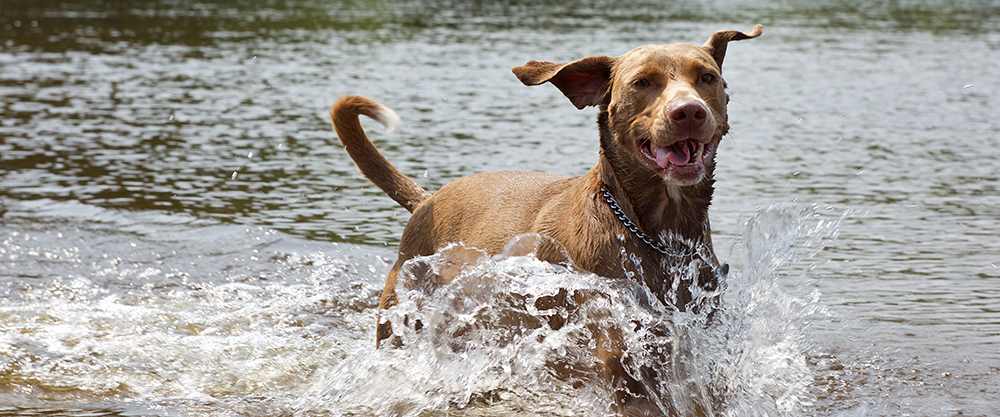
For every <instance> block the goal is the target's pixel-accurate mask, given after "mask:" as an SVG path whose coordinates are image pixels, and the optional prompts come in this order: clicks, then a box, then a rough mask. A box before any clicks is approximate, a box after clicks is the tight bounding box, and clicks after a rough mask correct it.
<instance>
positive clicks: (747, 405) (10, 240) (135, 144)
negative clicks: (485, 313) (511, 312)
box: [0, 0, 1000, 416]
mask: <svg viewBox="0 0 1000 417" xmlns="http://www.w3.org/2000/svg"><path fill="white" fill-rule="evenodd" d="M758 22H759V23H763V24H764V26H765V35H764V36H763V37H761V38H760V39H759V40H755V42H754V43H753V44H752V45H750V44H747V45H740V47H739V48H736V47H734V48H732V50H731V51H729V58H727V64H726V65H727V68H725V76H726V79H727V81H728V83H729V92H730V94H731V97H732V102H731V103H730V122H731V124H732V126H733V130H732V134H731V135H730V136H728V137H726V138H725V139H724V141H723V144H722V146H721V147H720V152H719V158H720V159H719V168H718V171H717V176H718V183H717V193H716V197H715V201H714V202H713V208H712V217H713V219H712V224H713V229H714V231H715V235H716V238H715V242H716V245H717V252H718V253H719V255H720V256H721V257H723V258H724V259H725V260H727V261H729V262H730V264H731V265H733V268H734V269H733V271H734V272H733V273H734V277H733V278H732V279H731V282H730V287H729V292H728V293H727V295H726V297H727V302H728V305H729V308H730V310H728V312H727V314H728V315H727V316H726V320H725V321H724V323H725V325H723V326H720V327H718V328H715V329H714V330H712V331H703V332H702V331H695V329H694V328H693V327H684V323H683V320H681V321H679V322H678V323H677V325H678V326H681V327H680V329H682V330H684V331H685V332H679V333H677V334H681V333H683V334H684V338H681V339H679V340H676V341H675V342H676V343H690V344H692V346H697V347H698V348H699V349H696V350H690V351H689V352H704V356H700V355H694V356H693V357H685V359H684V361H682V362H683V363H685V364H690V368H689V369H690V370H692V372H695V374H697V375H698V376H696V377H695V378H694V379H691V380H689V381H690V382H692V384H691V385H685V384H677V386H676V387H673V388H666V389H664V390H662V391H660V392H661V393H664V398H666V397H667V396H677V395H680V396H685V395H688V394H690V393H692V392H695V391H697V395H694V397H697V398H713V399H718V398H722V399H723V400H721V401H722V402H723V404H722V405H720V406H719V407H718V408H717V410H718V414H722V415H733V416H737V415H751V414H757V415H782V414H785V415H838V414H839V413H843V415H903V414H909V415H928V416H932V415H933V416H936V415H953V414H959V413H961V414H964V415H995V414H1000V410H998V408H997V407H998V406H997V404H996V402H995V400H994V398H998V397H1000V388H998V387H1000V380H998V378H1000V377H998V375H1000V370H998V369H997V365H996V363H997V361H998V359H1000V357H998V356H997V353H996V352H997V349H996V347H997V345H998V343H1000V320H998V315H997V314H998V313H1000V308H998V306H997V302H996V300H997V299H998V297H1000V269H998V266H1000V258H998V256H997V254H998V253H1000V241H998V240H997V239H996V236H998V235H1000V225H998V223H997V218H1000V217H998V216H1000V197H998V195H1000V194H998V189H1000V176H998V175H997V173H998V172H1000V162H998V161H1000V153H998V151H997V149H1000V146H998V138H1000V119H997V118H996V117H995V114H994V113H995V109H997V108H1000V102H998V100H1000V99H998V97H1000V85H998V83H997V78H996V76H995V71H996V68H997V67H1000V61H998V60H1000V55H998V54H996V53H995V52H996V51H997V50H998V49H1000V32H998V29H997V28H1000V5H998V4H996V2H993V1H979V0H970V1H960V2H937V1H930V0H918V1H906V2H886V3H883V4H869V3H862V2H857V1H840V2H834V3H822V4H820V3H815V4H814V3H810V2H763V3H756V4H753V5H746V4H736V3H733V2H726V1H714V2H713V1H709V2H691V3H685V2H679V3H676V2H675V3H669V4H662V2H642V1H636V2H629V3H628V4H627V7H623V4H621V2H607V1H604V0H601V1H591V2H584V1H576V2H556V1H542V2H538V1H504V2H486V1H466V2H438V1H426V0H422V1H417V0H414V1H389V0H386V1H284V2H271V1H232V0H227V1H204V2H194V1H183V0H176V1H168V2H162V1H156V2H154V1H89V0H87V1H78V2H56V1H48V0H36V1H23V0H9V1H8V0H4V1H3V4H2V5H0V317H2V318H0V326H2V327H0V329H2V330H0V415H29V414H32V415H38V414H41V415H46V414H48V415H145V414H154V415H156V414H159V415H183V414H185V413H189V414H195V415H200V414H213V413H215V414H218V413H226V412H228V413H237V414H243V415H278V414H283V413H284V414H295V413H298V414H300V415H330V414H338V413H340V412H348V411H350V412H356V413H359V414H365V413H367V412H371V413H373V414H377V413H374V412H372V411H371V410H380V409H383V410H389V409H390V408H392V407H397V408H396V409H394V410H397V411H399V410H402V411H400V412H401V413H419V412H420V410H428V413H430V414H434V413H441V414H443V411H442V410H452V411H454V409H455V407H457V406H458V405H462V404H466V405H469V406H468V407H466V408H465V409H463V410H462V411H463V412H464V411H470V410H471V411H470V412H473V413H480V414H486V415H490V414H492V415H507V414H511V413H517V412H523V413H530V412H532V411H534V412H549V413H551V414H559V413H563V414H565V413H570V412H569V411H567V410H573V411H576V410H579V409H581V408H587V407H597V408H600V406H601V404H604V402H603V401H605V397H604V395H605V393H602V392H601V388H600V385H599V384H584V388H585V389H583V390H582V391H577V390H574V389H572V387H571V386H566V385H559V383H558V382H557V381H556V380H555V379H552V378H549V379H545V378H547V376H546V375H547V374H545V372H544V371H542V370H539V368H531V367H530V363H528V364H527V365H525V364H524V363H522V362H521V361H520V359H521V358H536V359H537V358H544V357H546V355H551V354H552V352H554V351H558V349H560V348H566V347H572V346H574V345H573V344H564V345H560V344H559V343H550V344H543V343H533V342H532V343H524V344H521V345H517V346H516V348H512V349H508V350H503V349H500V350H495V351H493V350H489V349H478V350H476V349H473V353H475V354H476V355H478V356H476V358H474V359H476V360H475V361H469V362H463V358H462V357H459V356H448V355H451V354H450V353H449V354H447V355H445V356H442V357H435V356H433V354H434V351H427V352H423V351H416V350H412V349H411V350H408V349H403V350H399V351H385V352H383V351H378V352H375V351H373V350H372V344H373V343H372V341H373V340H374V334H373V331H374V321H375V308H376V307H375V306H376V303H377V300H378V293H379V292H380V290H381V286H382V280H383V279H384V274H385V272H386V269H387V265H388V263H389V262H390V261H391V258H392V257H393V256H394V255H393V253H394V247H395V245H396V244H397V242H398V237H399V235H400V233H401V230H402V227H403V225H404V224H405V221H406V213H405V211H403V210H402V209H400V208H398V207H396V206H395V205H394V203H393V202H392V201H391V200H390V199H388V198H386V197H385V196H384V195H383V194H382V193H381V192H380V191H378V190H377V189H374V188H373V187H372V186H371V185H370V184H369V183H367V181H365V180H364V179H363V178H362V177H361V176H360V175H359V174H358V173H357V172H356V169H355V168H354V166H353V164H352V162H351V161H350V159H349V158H348V157H347V156H346V153H344V152H343V150H342V149H341V148H340V145H339V143H338V142H337V140H336V138H335V137H334V135H333V133H332V131H331V129H330V127H329V121H328V119H327V116H326V111H327V109H328V108H329V106H330V105H331V104H332V103H333V101H334V99H335V98H336V97H338V96H341V95H344V94H349V93H354V94H364V95H368V96H371V97H373V98H376V99H378V100H380V101H382V102H384V103H386V104H387V105H390V106H391V107H393V108H394V109H395V110H396V111H397V112H398V113H399V114H400V115H401V116H402V118H403V132H402V133H401V134H398V135H394V136H382V135H378V134H375V136H374V139H376V141H377V143H378V146H379V147H380V149H381V150H382V151H383V152H384V153H386V155H387V156H388V157H389V159H390V160H391V161H393V163H394V164H396V165H397V166H398V167H400V168H401V170H402V171H403V172H405V173H406V174H407V175H410V176H411V177H413V178H414V179H415V180H416V181H417V182H418V183H420V184H421V185H422V186H424V187H426V188H428V189H429V190H436V189H438V188H439V187H440V186H441V185H443V184H444V183H447V182H448V181H451V180H453V179H455V178H457V177H460V176H464V175H468V174H471V173H474V172H480V171H496V170H504V169H521V170H542V171H547V172H553V173H557V174H561V175H567V176H569V175H580V174H582V173H584V172H585V171H586V170H587V169H588V168H589V167H591V166H592V165H593V164H594V163H595V162H596V156H597V152H598V150H597V140H596V132H595V131H594V122H593V118H594V113H593V112H592V111H591V110H587V111H583V112H579V111H577V110H575V109H573V108H572V106H570V105H568V103H567V102H566V101H565V99H564V98H563V97H562V96H561V95H559V93H558V91H555V90H554V89H547V88H525V87H523V86H521V85H520V83H519V82H517V80H516V79H515V78H514V77H513V75H512V74H511V73H510V68H511V67H513V66H516V65H520V64H522V63H523V62H525V61H526V60H529V59H538V60H551V61H569V60H573V59H577V58H580V57H582V56H585V55H596V54H607V55H617V54H621V53H623V52H625V51H627V50H629V49H631V48H633V47H635V46H637V45H640V44H644V43H664V42H674V41H683V42H692V43H701V42H703V41H704V40H705V39H706V37H707V36H708V35H709V34H710V33H711V32H712V31H714V30H717V29H723V28H726V29H729V28H731V29H746V28H749V27H751V26H752V25H753V24H755V23H758ZM775 204H777V205H778V206H777V207H786V206H782V205H783V204H784V205H787V207H815V208H813V209H811V210H806V211H804V212H803V213H805V214H799V213H800V212H799V211H798V210H797V209H792V208H787V209H780V210H779V209H768V207H771V206H772V205H775ZM844 213H849V215H847V216H846V217H843V215H844ZM833 224H839V228H838V227H833V226H832V225H833ZM813 226H815V227H816V229H810V227H813ZM834 229H836V231H837V233H839V235H838V236H837V238H836V239H835V240H830V238H832V236H831V235H830V233H831V232H833V231H834ZM730 247H731V248H732V249H731V250H730ZM820 248H823V249H822V250H820ZM519 262H524V263H529V264H530V262H529V260H527V259H520V260H519ZM515 266H516V267H518V268H521V267H524V268H526V270H527V271H528V272H527V273H525V272H524V270H517V271H513V270H512V268H515ZM550 268H552V267H551V266H545V265H535V264H531V265H528V266H525V265H513V264H503V263H496V264H492V265H491V266H490V267H489V268H487V269H486V270H484V271H479V273H480V275H481V276H482V277H486V278H489V279H496V280H501V282H506V283H511V285H514V284H516V285H521V286H522V287H525V288H529V289H530V290H531V291H534V293H538V292H543V291H548V290H551V288H552V287H551V285H556V283H558V282H559V281H558V279H556V280H555V281H552V282H534V281H532V280H537V279H541V278H542V277H551V276H556V277H560V278H559V279H563V280H564V281H571V283H569V284H565V285H585V286H586V285H590V286H593V287H597V288H599V289H602V290H605V291H609V290H608V288H606V287H603V286H604V285H606V284H605V283H601V282H599V281H598V282H595V281H596V280H593V279H592V277H587V276H579V275H578V274H573V273H570V272H567V271H552V270H550ZM503 280H506V281H503ZM532 285H533V287H532ZM560 285H562V284H560ZM459 289H462V288H461V287H459V288H455V290H459ZM531 291H528V293H529V294H534V293H532V292H531ZM630 291H631V290H630ZM610 292H614V291H610ZM496 302H497V301H495V300H494V301H488V302H487V303H486V304H487V305H494V304H490V303H496ZM619 305H621V306H623V307H622V308H623V309H624V311H623V312H622V314H632V315H635V316H642V315H643V314H648V312H646V311H644V310H642V309H637V308H635V307H634V306H630V305H628V302H625V303H624V304H619ZM442 307H444V306H442ZM441 311H447V309H441ZM622 317H624V316H622ZM488 334H489V333H488V332H487V333H482V334H479V336H482V337H485V336H487V335H488ZM543 336H544V337H543V339H544V340H545V341H547V342H546V343H548V342H550V341H553V340H556V339H558V338H559V337H561V336H562V335H560V334H559V333H558V332H551V333H546V334H544V335H543ZM567 337H569V336H567ZM418 340H421V339H418ZM447 340H448V339H447V338H444V340H436V339H435V340H431V339H427V340H423V342H426V343H431V342H435V343H445V342H447ZM512 346H513V345H512ZM532 355H534V356H532ZM396 356H404V357H403V358H400V357H396ZM408 360H409V361H408ZM436 361H437V362H436ZM445 365H448V366H445ZM452 365H454V366H456V367H461V366H469V367H472V368H471V369H473V370H477V371H476V372H479V373H477V374H476V375H480V374H481V375H484V376H489V377H490V378H493V379H490V380H477V379H475V378H473V377H472V376H470V374H463V373H455V372H453V371H454V369H457V368H452V367H451V366H452ZM521 365H524V366H525V367H524V368H517V366H521ZM463 369H464V368H463ZM533 370H538V371H539V372H534V371H533ZM418 371H419V372H418ZM480 371H481V372H480ZM498 372H499V373H498ZM542 380H544V381H542ZM543 382H544V383H543ZM550 382H551V384H549V383H550ZM490 384H492V385H490ZM505 384H506V385H505ZM401 387H402V388H401ZM498 387H500V388H498ZM401 389H402V390H409V391H406V392H405V393H406V395H402V394H399V396H398V397H393V393H399V392H400V390H401ZM689 389H690V390H693V391H689ZM581 392H583V394H581ZM706 392H707V393H709V394H710V395H709V394H706V395H708V397H704V396H702V394H703V393H706ZM688 397H691V396H690V395H688ZM497 400H499V401H497ZM678 404H684V402H683V401H680V402H678ZM53 405H54V406H53ZM365 407H369V408H365ZM539 407H542V408H539ZM681 407H683V405H681ZM539 410H542V411H539Z"/></svg>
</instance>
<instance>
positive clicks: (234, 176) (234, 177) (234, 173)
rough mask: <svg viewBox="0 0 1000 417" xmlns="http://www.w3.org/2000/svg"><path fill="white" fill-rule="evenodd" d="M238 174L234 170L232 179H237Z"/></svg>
mask: <svg viewBox="0 0 1000 417" xmlns="http://www.w3.org/2000/svg"><path fill="white" fill-rule="evenodd" d="M236 175H237V172H236V171H233V177H232V178H231V179H234V180H235V179H236Z"/></svg>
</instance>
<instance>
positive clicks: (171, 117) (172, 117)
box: [167, 113, 174, 121]
mask: <svg viewBox="0 0 1000 417" xmlns="http://www.w3.org/2000/svg"><path fill="white" fill-rule="evenodd" d="M167 120H170V121H173V120H174V114H173V113H170V118H169V119H167Z"/></svg>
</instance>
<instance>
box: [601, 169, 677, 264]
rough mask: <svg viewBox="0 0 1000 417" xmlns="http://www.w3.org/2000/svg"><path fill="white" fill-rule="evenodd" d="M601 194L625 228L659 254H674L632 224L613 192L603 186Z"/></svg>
mask: <svg viewBox="0 0 1000 417" xmlns="http://www.w3.org/2000/svg"><path fill="white" fill-rule="evenodd" d="M601 194H603V195H604V201H606V202H607V203H608V206H610V207H611V211H613V212H615V216H617V217H618V220H619V221H621V222H622V224H624V225H625V228H626V229H628V230H629V231H630V232H632V234H634V235H635V236H636V237H638V238H639V239H641V240H642V241H643V242H646V244H647V245H649V246H650V247H651V248H653V249H656V251H657V252H660V253H662V254H664V255H670V254H671V253H673V252H672V251H671V250H670V249H667V247H666V246H663V245H661V244H659V243H657V242H654V241H653V239H650V238H649V236H647V235H646V234H645V233H643V232H642V230H639V226H636V225H635V223H632V221H631V220H629V218H628V216H626V215H625V212H624V211H623V210H622V208H621V206H619V205H618V200H615V197H614V196H612V195H611V192H610V191H608V189H607V188H604V186H603V185H602V186H601Z"/></svg>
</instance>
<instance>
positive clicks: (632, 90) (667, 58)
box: [330, 25, 762, 405]
mask: <svg viewBox="0 0 1000 417" xmlns="http://www.w3.org/2000/svg"><path fill="white" fill-rule="evenodd" d="M761 31H762V28H761V26H760V25H757V26H756V27H754V28H753V29H752V30H751V31H749V32H746V33H744V32H738V31H718V32H715V33H714V34H712V36H711V38H710V39H709V40H708V42H706V43H705V44H704V45H703V46H695V45H689V44H671V45H647V46H641V47H638V48H636V49H633V50H631V51H629V52H628V53H626V54H625V55H622V56H620V57H617V58H611V57H606V56H598V57H588V58H584V59H581V60H578V61H576V62H572V63H569V64H556V63H551V62H538V61H528V62H527V63H526V64H524V65H522V66H519V67H516V68H514V70H513V71H514V74H515V75H517V77H518V79H520V80H521V82H522V83H524V84H525V85H538V84H543V83H546V82H549V83H552V84H553V85H555V86H556V87H558V88H559V90H560V91H562V92H563V94H565V95H566V97H568V98H569V99H570V101H572V103H573V104H574V105H575V106H576V107H577V108H579V109H582V108H584V107H587V106H598V108H599V109H600V112H599V114H598V127H599V131H600V143H601V153H600V160H599V161H598V163H597V165H596V166H595V167H594V168H592V169H591V170H590V171H589V172H588V173H587V174H586V175H584V176H581V177H573V178H564V177H561V176H557V175H552V174H544V173H538V172H495V173H483V174H475V175H470V176H468V177H464V178H460V179H457V180H455V181H453V182H451V183H449V184H447V185H445V186H444V187H442V188H441V190H439V191H438V192H437V193H435V194H434V195H431V194H430V193H428V192H427V191H425V190H424V189H423V188H421V187H420V186H418V185H417V184H416V183H414V182H413V181H412V180H410V179H409V178H407V177H405V176H403V174H402V173H400V172H399V171H398V170H397V169H396V168H395V167H393V166H392V165H391V164H390V163H389V162H388V161H387V160H386V159H385V157H384V156H382V154H381V153H380V152H379V151H378V150H377V149H376V148H375V146H374V145H373V144H372V142H371V140H370V139H368V137H367V135H366V134H365V132H364V130H363V129H362V127H361V124H360V121H359V120H358V115H360V114H364V115H366V116H369V117H371V118H374V119H376V120H378V121H380V122H382V123H383V124H385V125H386V126H387V127H389V128H390V130H391V129H393V127H394V126H398V123H399V118H398V116H396V115H395V113H393V112H392V110H390V109H389V108H387V107H385V106H382V105H381V104H378V103H376V102H374V101H371V100H369V99H366V98H364V97H359V96H347V97H344V98H341V99H340V100H339V101H338V102H337V103H336V104H335V105H334V106H333V109H332V110H331V111H330V117H331V119H332V120H333V125H334V129H335V130H336V132H337V135H338V137H339V138H340V141H341V142H342V143H343V144H344V146H345V147H346V148H347V152H348V154H350V156H351V158H352V159H353V160H354V162H355V163H356V164H357V165H358V168H359V169H360V170H361V172H362V173H363V174H364V175H365V176H366V177H367V178H368V179H369V180H371V181H372V182H373V183H374V184H375V185H377V186H378V187H379V188H381V189H382V190H383V191H385V192H386V193H387V194H388V195H389V196H390V197H392V198H393V199H394V200H396V202H398V203H399V204H400V205H402V206H403V207H405V208H406V209H407V210H409V211H410V212H412V213H413V215H412V217H411V218H410V220H409V222H408V223H407V225H406V228H405V230H404V231H403V236H402V240H401V242H400V246H399V258H398V259H397V260H396V263H395V265H394V266H393V267H392V269H391V270H390V272H389V277H388V279H387V281H386V285H385V290H384V291H383V293H382V299H381V303H380V305H379V307H380V308H381V309H386V308H389V307H391V306H393V305H395V304H396V295H395V288H396V280H397V276H398V275H399V273H400V270H401V267H402V266H403V263H404V262H406V261H407V260H409V259H412V258H413V257H416V256H424V255H432V254H434V253H435V252H437V251H438V250H440V249H442V248H444V247H446V246H447V245H448V244H450V243H456V242H461V243H463V244H465V245H466V246H467V247H475V248H478V249H481V250H483V251H485V252H486V253H487V254H490V255H493V254H497V253H499V252H500V251H502V250H503V248H504V247H505V245H507V243H508V242H510V241H511V240H512V239H514V238H515V237H517V236H519V235H521V234H524V233H535V234H538V235H541V236H547V237H550V238H551V239H552V241H554V242H558V243H551V242H550V241H549V240H545V239H542V240H541V242H540V243H539V246H538V248H537V251H536V252H535V253H536V255H537V256H538V257H539V258H540V259H543V260H550V261H553V262H563V261H565V260H566V259H565V258H566V256H567V255H568V256H569V258H570V260H571V262H572V265H573V266H574V267H576V268H580V269H584V270H586V271H589V272H592V273H594V274H597V275H600V276H605V277H610V278H632V279H637V280H640V281H642V282H643V283H644V284H645V285H646V286H648V287H649V288H650V290H651V291H652V292H653V293H654V294H656V295H657V296H658V297H659V298H660V300H661V301H662V302H664V303H666V304H670V305H674V306H675V307H677V308H679V309H684V308H685V307H686V306H687V305H688V303H689V302H691V301H692V299H694V298H695V297H694V296H693V291H694V290H695V289H700V290H705V291H708V292H712V291H714V290H716V287H717V274H719V273H723V272H722V271H719V262H718V260H717V258H716V257H715V254H714V252H713V251H712V239H711V232H710V229H709V224H708V206H709V204H710V203H711V200H712V192H713V183H714V182H715V180H714V178H713V172H714V170H715V152H716V149H717V148H718V146H719V142H720V140H721V139H722V136H723V135H725V134H726V133H727V132H728V130H729V124H728V119H727V114H726V105H727V104H728V102H729V96H728V95H727V94H726V92H725V87H726V83H725V82H724V81H723V80H722V77H721V68H722V61H723V58H724V57H725V54H726V47H727V45H728V44H729V42H731V41H737V40H742V39H749V38H754V37H757V36H759V35H760V34H761ZM447 279H448V278H445V280H447ZM377 333H378V335H377V338H378V341H382V340H383V339H386V338H388V337H390V336H391V335H392V328H391V324H390V323H388V322H385V323H382V322H380V323H379V326H378V332H377ZM616 345H617V343H614V342H613V341H610V340H605V341H603V342H602V343H599V348H598V350H599V352H598V356H599V357H600V358H601V360H602V361H603V367H604V374H605V377H606V378H608V380H609V381H612V383H613V384H614V385H615V387H616V397H617V400H618V401H619V404H622V405H625V404H626V403H631V402H633V401H632V400H633V399H636V398H641V397H642V396H643V394H644V393H643V388H642V386H641V384H639V383H637V381H636V380H635V379H634V378H631V377H629V376H628V375H627V374H626V373H625V371H624V369H622V364H621V347H620V346H616Z"/></svg>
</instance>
